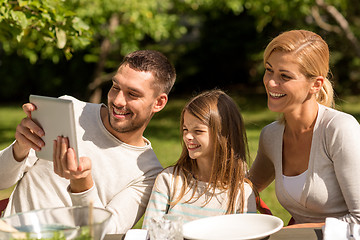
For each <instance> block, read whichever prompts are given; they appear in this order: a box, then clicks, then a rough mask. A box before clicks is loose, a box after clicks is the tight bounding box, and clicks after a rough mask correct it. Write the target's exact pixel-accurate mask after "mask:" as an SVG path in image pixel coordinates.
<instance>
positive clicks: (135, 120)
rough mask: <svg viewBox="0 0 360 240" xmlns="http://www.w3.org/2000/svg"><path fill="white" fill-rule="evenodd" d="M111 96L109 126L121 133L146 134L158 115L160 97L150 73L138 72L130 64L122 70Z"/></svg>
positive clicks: (109, 95)
mask: <svg viewBox="0 0 360 240" xmlns="http://www.w3.org/2000/svg"><path fill="white" fill-rule="evenodd" d="M112 81H113V85H112V87H111V89H110V90H109V93H108V108H109V123H110V126H111V128H112V129H113V130H115V131H116V132H118V133H129V132H134V131H137V130H142V131H144V130H145V128H146V126H147V124H148V122H149V121H150V119H151V117H152V115H153V114H154V113H155V112H156V109H155V105H156V103H157V101H158V100H157V98H158V96H156V94H155V90H154V89H153V87H152V86H153V82H154V77H153V75H152V73H150V72H141V71H135V70H134V69H132V68H130V67H129V66H128V65H123V66H121V67H120V68H119V70H118V72H117V73H116V75H115V76H114V77H113V80H112Z"/></svg>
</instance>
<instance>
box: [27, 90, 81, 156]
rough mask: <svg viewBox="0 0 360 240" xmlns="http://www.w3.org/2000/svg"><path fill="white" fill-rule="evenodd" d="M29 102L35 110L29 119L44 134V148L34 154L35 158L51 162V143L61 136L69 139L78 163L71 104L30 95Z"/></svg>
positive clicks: (65, 100) (68, 101)
mask: <svg viewBox="0 0 360 240" xmlns="http://www.w3.org/2000/svg"><path fill="white" fill-rule="evenodd" d="M29 100H30V102H31V103H32V104H34V105H35V106H36V108H37V109H36V110H35V111H33V112H32V113H31V117H32V119H33V121H34V122H35V123H37V124H38V125H39V126H40V127H41V128H42V129H43V130H44V132H45V136H43V137H42V139H43V141H44V142H45V146H44V147H43V148H42V149H41V151H37V152H36V156H37V157H38V158H41V159H45V160H49V161H52V160H53V141H54V140H56V139H57V137H58V136H63V137H68V138H69V144H70V147H72V148H73V149H74V150H75V153H76V158H77V160H78V161H79V157H78V149H77V139H76V127H75V126H76V125H75V117H74V107H73V102H72V101H71V100H68V99H61V98H52V97H44V96H38V95H30V97H29Z"/></svg>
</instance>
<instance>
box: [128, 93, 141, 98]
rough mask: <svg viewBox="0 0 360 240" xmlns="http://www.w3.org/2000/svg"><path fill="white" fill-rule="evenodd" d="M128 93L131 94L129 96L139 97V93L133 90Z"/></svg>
mask: <svg viewBox="0 0 360 240" xmlns="http://www.w3.org/2000/svg"><path fill="white" fill-rule="evenodd" d="M129 95H130V96H131V97H136V98H137V97H139V94H137V93H134V92H129Z"/></svg>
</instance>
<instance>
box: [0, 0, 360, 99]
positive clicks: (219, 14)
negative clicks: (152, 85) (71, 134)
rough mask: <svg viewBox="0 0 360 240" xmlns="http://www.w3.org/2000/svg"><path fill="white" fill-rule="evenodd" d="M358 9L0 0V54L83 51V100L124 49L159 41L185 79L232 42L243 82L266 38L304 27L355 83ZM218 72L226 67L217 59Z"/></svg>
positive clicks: (227, 1) (321, 1)
mask: <svg viewBox="0 0 360 240" xmlns="http://www.w3.org/2000/svg"><path fill="white" fill-rule="evenodd" d="M359 11H360V6H359V2H358V1H357V0H293V1H287V0H131V1H129V0H106V1H103V0H0V42H1V47H2V49H3V51H4V52H5V53H6V54H11V53H17V54H19V55H22V56H25V57H26V58H28V59H29V60H30V62H31V63H36V62H37V61H39V60H40V59H51V60H52V61H53V62H54V63H57V62H60V61H63V58H64V56H65V57H66V58H67V59H70V58H71V57H72V54H74V53H77V54H79V53H82V54H83V55H81V56H83V60H84V61H85V62H86V63H88V64H91V66H94V68H93V69H91V71H93V72H92V80H91V81H89V83H88V86H87V89H88V94H89V96H90V100H91V101H93V102H99V101H100V99H101V96H102V91H101V89H102V85H103V84H104V83H106V82H108V81H109V80H110V78H111V76H112V75H113V71H114V70H116V68H117V65H118V64H119V61H120V60H121V58H122V56H123V55H124V54H126V53H128V52H130V51H133V50H136V49H139V48H145V47H146V48H155V49H160V48H161V51H163V52H165V53H166V54H167V55H168V56H170V58H171V59H172V61H173V62H175V63H176V66H177V69H180V71H181V73H180V74H179V78H180V80H181V81H185V80H186V79H185V78H187V79H194V78H195V77H196V78H197V77H202V78H205V79H206V78H207V77H209V76H210V77H213V78H214V79H215V76H217V75H216V74H213V75H211V74H210V75H209V76H206V74H203V73H202V74H200V73H201V72H206V71H209V69H208V67H209V63H212V62H211V61H210V60H211V54H212V56H215V55H218V54H220V55H221V54H222V53H224V52H226V51H228V52H231V50H229V48H230V46H232V48H233V49H234V50H238V51H245V52H247V53H245V54H244V55H243V56H242V58H241V62H239V61H233V60H234V59H229V61H232V64H233V67H232V68H235V66H236V65H239V64H240V65H241V66H245V67H243V69H242V70H241V71H242V72H243V75H242V76H243V79H247V83H249V80H248V79H254V78H258V77H259V76H258V75H260V73H261V72H262V67H260V66H261V58H262V50H263V47H264V46H265V45H266V43H267V42H268V40H269V39H270V38H271V37H273V36H275V35H277V34H278V33H279V32H281V31H284V30H289V29H294V28H306V29H309V30H314V31H317V32H319V33H320V34H321V35H322V36H324V37H325V38H326V40H327V42H329V45H330V47H332V48H333V58H332V59H333V62H332V64H333V65H334V66H335V67H336V66H338V65H339V64H342V66H347V68H348V70H349V72H350V74H349V73H346V72H345V70H346V69H347V68H344V67H342V68H339V69H336V71H334V72H337V73H338V74H339V75H341V76H349V80H346V81H344V84H342V86H344V87H347V88H349V89H360V86H358V84H359V80H360V77H359V75H360V73H359V70H358V69H359V65H360V61H359V60H357V59H358V58H356V56H357V55H359V54H360V50H359V49H360V47H359V43H358V39H359V36H360V30H359V29H360V28H359V25H360V20H359V17H358V16H359ZM237 21H238V22H237ZM243 23H246V24H243ZM220 24H225V25H223V27H222V26H221V25H220ZM231 28H236V29H231ZM237 28H238V29H237ZM225 29H226V30H225ZM237 31H239V32H237ZM240 32H243V33H245V35H244V36H242V35H241V34H240ZM225 35H226V36H227V37H226V38H223V37H224V36H225ZM239 38H241V43H240V42H239V44H242V45H244V46H247V47H245V48H243V49H240V48H238V47H239V46H236V43H237V39H239ZM229 41H231V42H229ZM232 44H234V45H232ZM211 46H215V47H211ZM335 46H344V48H345V49H341V50H340V49H336V48H335ZM234 47H235V48H234ZM212 50H213V51H212ZM334 50H335V51H334ZM206 54H209V55H206ZM229 56H230V57H231V58H232V57H233V56H234V55H229ZM182 57H184V59H185V60H186V61H184V59H181V58H182ZM222 57H226V56H222ZM207 62H208V63H207ZM206 63H207V65H206ZM244 63H245V64H244ZM216 66H217V65H216V64H215V65H214V66H213V67H211V70H214V68H215V69H216ZM222 69H225V70H222ZM344 69H345V70H344ZM219 71H228V69H226V66H223V67H221V68H220V69H219ZM246 71H247V73H246ZM198 73H199V74H198ZM197 74H198V75H197ZM232 74H236V73H234V72H229V76H231V75H232ZM219 76H221V73H219ZM335 77H336V79H339V78H340V76H335ZM217 78H219V77H217ZM226 79H229V77H228V78H226ZM214 81H216V79H215V80H214ZM205 83H206V81H205ZM345 83H346V84H345ZM224 84H225V83H224ZM340 89H341V87H340ZM342 90H343V89H342Z"/></svg>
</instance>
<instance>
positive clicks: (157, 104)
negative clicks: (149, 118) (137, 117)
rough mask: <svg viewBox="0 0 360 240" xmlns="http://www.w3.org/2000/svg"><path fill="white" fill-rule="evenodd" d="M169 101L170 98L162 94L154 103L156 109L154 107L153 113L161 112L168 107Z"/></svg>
mask: <svg viewBox="0 0 360 240" xmlns="http://www.w3.org/2000/svg"><path fill="white" fill-rule="evenodd" d="M167 101H168V96H167V94H166V93H162V94H160V95H159V96H158V97H157V98H156V100H155V103H154V107H153V112H154V113H155V112H160V111H161V110H162V109H163V108H164V107H165V105H166V103H167Z"/></svg>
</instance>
